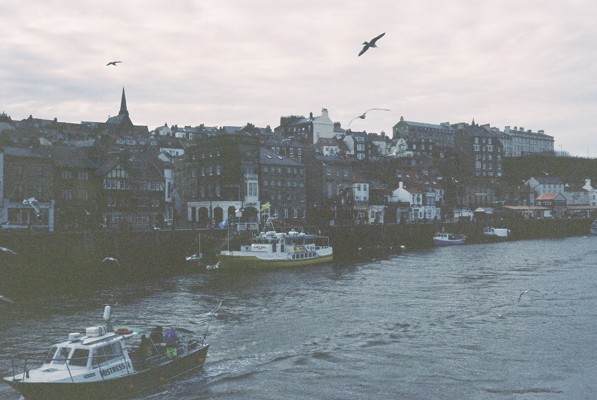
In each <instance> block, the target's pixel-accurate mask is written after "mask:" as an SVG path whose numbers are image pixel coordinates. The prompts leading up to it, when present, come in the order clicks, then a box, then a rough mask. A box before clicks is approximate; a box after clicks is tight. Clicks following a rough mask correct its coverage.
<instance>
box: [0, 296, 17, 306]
mask: <svg viewBox="0 0 597 400" xmlns="http://www.w3.org/2000/svg"><path fill="white" fill-rule="evenodd" d="M0 301H4V302H6V303H10V304H12V303H14V301H12V300H11V299H9V298H8V297H6V296H2V295H1V294H0Z"/></svg>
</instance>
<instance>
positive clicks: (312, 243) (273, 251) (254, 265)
mask: <svg viewBox="0 0 597 400" xmlns="http://www.w3.org/2000/svg"><path fill="white" fill-rule="evenodd" d="M218 259H219V269H220V270H246V269H277V268H284V267H302V266H308V265H317V264H329V263H331V262H332V259H333V249H332V247H331V246H330V244H329V238H328V237H327V236H322V235H321V234H307V233H304V232H297V231H295V230H291V231H289V232H276V231H275V230H273V231H267V232H261V233H259V235H257V236H255V237H253V239H252V240H251V243H250V244H244V245H241V246H240V250H225V251H221V252H220V254H219V255H218Z"/></svg>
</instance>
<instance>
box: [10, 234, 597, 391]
mask: <svg viewBox="0 0 597 400" xmlns="http://www.w3.org/2000/svg"><path fill="white" fill-rule="evenodd" d="M527 289H535V290H538V291H539V292H534V291H529V292H528V293H525V294H523V295H522V296H520V295H521V293H522V292H523V291H525V290H527ZM519 297H520V302H519V301H518V300H519ZM14 300H16V302H15V304H14V305H13V306H12V307H4V308H3V309H1V310H0V313H1V314H0V317H1V318H2V319H1V321H0V371H1V372H2V375H7V374H8V373H9V368H10V363H9V360H8V356H9V355H10V354H13V353H19V354H22V353H23V352H25V353H27V354H30V355H39V357H43V356H44V355H45V352H46V350H47V348H48V346H49V344H50V343H52V342H54V341H57V340H60V339H62V338H64V337H65V336H66V335H67V334H68V333H69V332H72V331H77V330H79V329H82V328H84V327H85V326H87V325H90V324H91V323H95V322H97V321H99V320H100V319H101V315H102V309H103V306H102V305H103V304H104V303H110V304H112V305H113V313H112V314H113V318H114V319H115V322H116V323H122V324H127V325H135V324H138V325H153V324H156V323H160V324H168V323H171V324H176V325H179V326H193V325H194V322H195V321H196V317H197V316H198V315H199V314H201V313H203V312H205V311H207V310H209V309H210V308H211V307H213V306H214V305H216V304H217V303H218V302H219V301H223V306H222V309H221V311H220V313H219V315H218V317H217V318H216V319H214V320H212V322H211V325H210V328H209V329H210V335H209V342H210V344H211V347H210V352H209V354H208V358H207V362H206V365H205V368H204V370H203V372H202V373H200V374H197V375H194V376H189V377H186V378H184V379H181V380H179V381H177V382H176V383H174V384H169V385H166V386H164V387H162V388H161V389H160V390H158V391H156V392H154V393H151V394H148V395H146V396H144V397H141V398H143V399H243V400H245V399H347V398H355V399H383V400H386V399H390V398H392V399H500V400H501V399H595V398H597V237H588V238H583V237H578V238H567V239H562V240H536V241H520V242H507V243H494V244H486V245H467V246H458V247H446V248H438V249H431V250H428V251H424V252H412V253H409V252H405V253H403V254H401V255H398V256H394V257H390V258H387V259H383V260H379V261H373V262H370V263H366V264H358V265H351V266H344V267H334V266H323V267H316V268H306V269H302V270H297V271H289V270H285V271H274V272H264V273H253V274H251V275H249V276H245V277H234V276H230V275H223V274H222V273H220V272H218V271H206V272H200V273H194V274H188V275H184V276H178V277H175V278H172V279H169V280H166V281H160V282H150V283H137V284H130V285H123V286H118V287H112V288H109V289H103V290H95V291H92V292H88V293H54V294H51V295H49V297H47V298H36V299H32V298H16V299H14ZM73 328H75V329H74V330H73ZM0 398H2V399H8V400H12V399H18V398H19V395H18V394H17V393H16V392H14V391H13V390H12V389H11V388H10V387H9V386H7V385H5V384H0Z"/></svg>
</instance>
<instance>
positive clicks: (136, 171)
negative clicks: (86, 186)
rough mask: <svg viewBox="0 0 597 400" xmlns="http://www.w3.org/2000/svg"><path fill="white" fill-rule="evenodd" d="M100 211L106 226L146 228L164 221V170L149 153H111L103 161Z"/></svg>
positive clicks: (109, 227)
mask: <svg viewBox="0 0 597 400" xmlns="http://www.w3.org/2000/svg"><path fill="white" fill-rule="evenodd" d="M97 174H98V176H99V177H100V179H101V181H102V190H101V191H100V193H99V201H98V203H99V206H98V208H99V213H100V215H101V220H102V224H103V225H104V227H105V228H106V229H113V230H146V229H150V228H151V227H159V226H161V225H162V224H163V218H164V217H163V215H164V207H165V204H164V198H165V195H164V172H163V168H162V166H161V165H160V164H158V162H157V159H155V158H154V157H152V154H151V153H131V154H128V155H127V154H124V153H122V154H120V155H117V156H114V157H113V158H112V159H109V160H107V161H105V162H103V163H102V165H101V166H100V167H99V168H98V170H97Z"/></svg>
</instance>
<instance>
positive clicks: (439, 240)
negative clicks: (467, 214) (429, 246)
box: [433, 231, 466, 246]
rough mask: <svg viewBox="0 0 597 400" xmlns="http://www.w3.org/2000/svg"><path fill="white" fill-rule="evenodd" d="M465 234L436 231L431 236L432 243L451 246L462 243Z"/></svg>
mask: <svg viewBox="0 0 597 400" xmlns="http://www.w3.org/2000/svg"><path fill="white" fill-rule="evenodd" d="M465 240H466V236H465V235H463V234H460V233H449V232H443V231H442V232H437V233H436V234H435V235H434V236H433V244H435V245H436V246H451V245H460V244H464V241H465Z"/></svg>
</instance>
